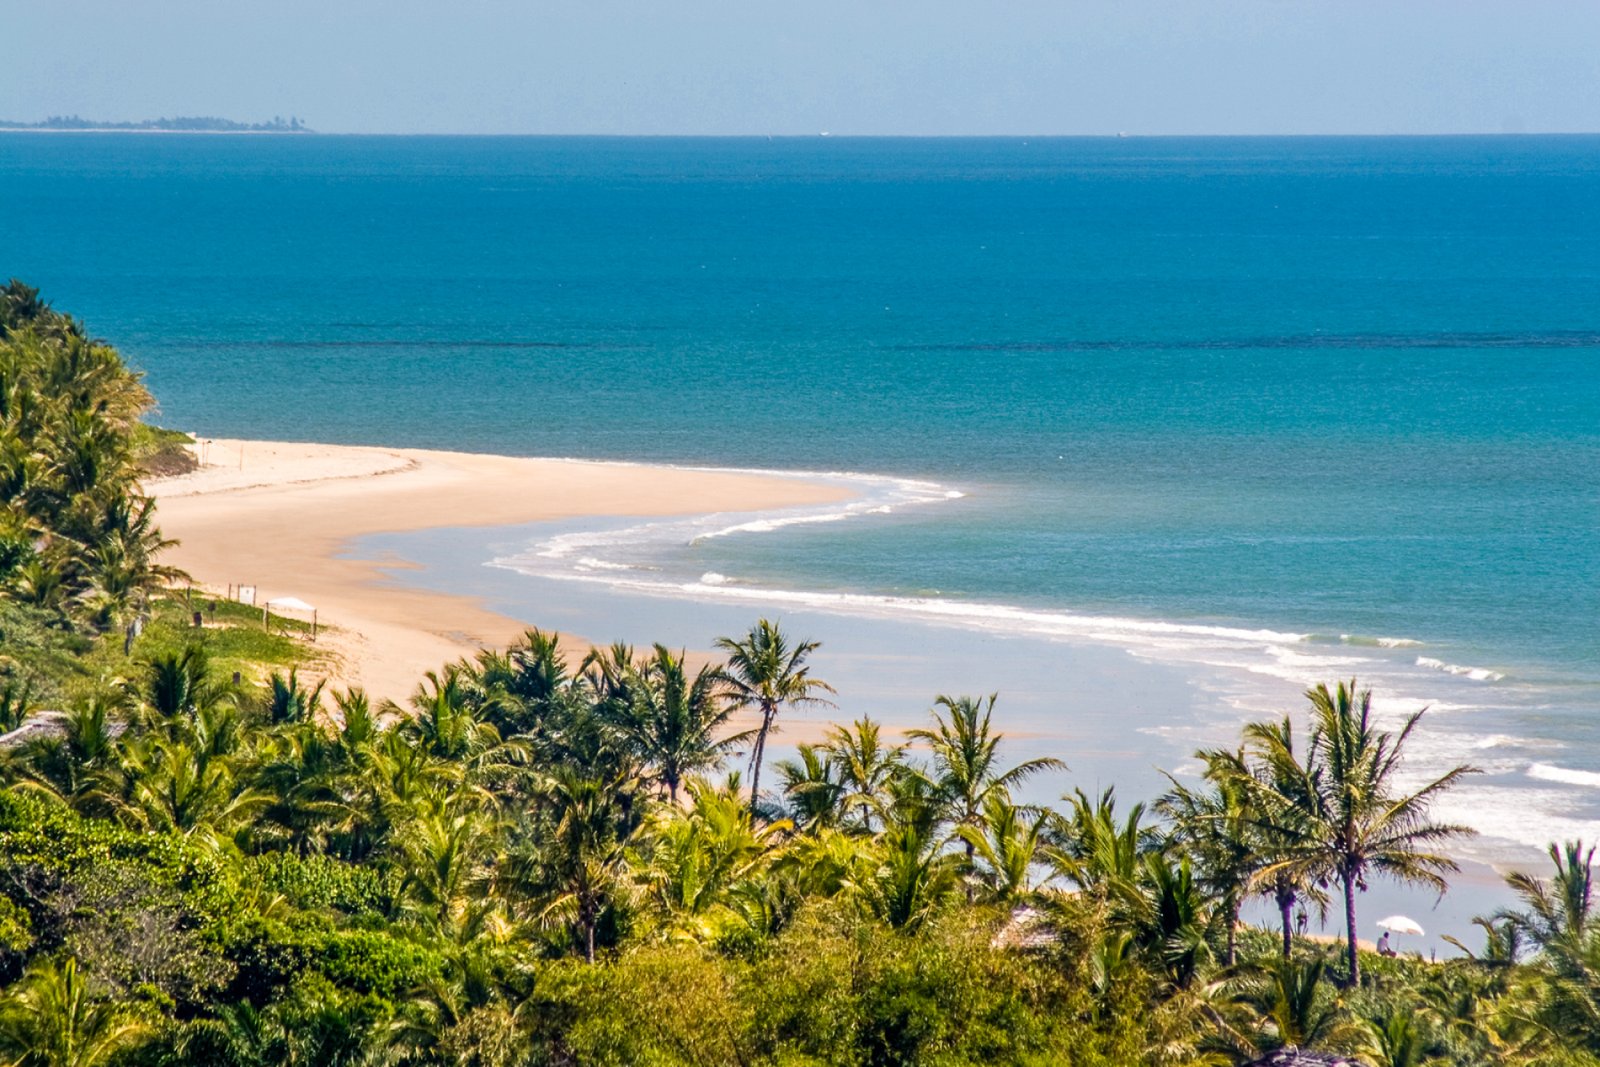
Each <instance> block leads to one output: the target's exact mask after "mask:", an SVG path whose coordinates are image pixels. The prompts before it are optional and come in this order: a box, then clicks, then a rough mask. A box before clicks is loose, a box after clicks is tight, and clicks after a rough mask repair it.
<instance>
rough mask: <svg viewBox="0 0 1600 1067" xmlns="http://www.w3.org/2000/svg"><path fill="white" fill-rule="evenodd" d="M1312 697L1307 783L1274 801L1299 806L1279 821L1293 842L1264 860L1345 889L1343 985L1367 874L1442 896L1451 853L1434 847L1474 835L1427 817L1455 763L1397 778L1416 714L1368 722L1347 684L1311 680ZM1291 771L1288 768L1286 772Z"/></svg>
mask: <svg viewBox="0 0 1600 1067" xmlns="http://www.w3.org/2000/svg"><path fill="white" fill-rule="evenodd" d="M1306 697H1307V698H1308V699H1309V700H1310V702H1311V716H1312V733H1311V743H1310V745H1309V746H1308V748H1307V750H1306V763H1305V765H1304V767H1302V768H1300V770H1299V771H1298V772H1297V773H1296V774H1295V777H1296V778H1297V779H1299V780H1303V781H1305V782H1307V783H1309V785H1310V789H1309V790H1308V791H1307V793H1306V794H1305V795H1303V796H1290V797H1287V798H1282V797H1280V798H1279V800H1278V803H1279V805H1280V808H1281V807H1282V806H1283V805H1284V802H1285V801H1287V802H1288V804H1289V805H1291V806H1293V807H1295V808H1297V809H1298V810H1294V811H1292V812H1290V813H1289V815H1290V817H1289V818H1288V819H1286V820H1282V824H1283V825H1284V826H1287V827H1294V828H1295V831H1296V836H1297V838H1298V839H1297V840H1296V841H1295V842H1294V843H1293V844H1292V845H1290V847H1289V848H1288V849H1287V850H1286V855H1285V856H1284V858H1282V859H1280V860H1278V861H1276V862H1275V863H1273V864H1270V865H1269V866H1268V867H1267V869H1266V871H1265V872H1264V873H1267V874H1268V875H1270V874H1271V873H1272V872H1273V871H1274V870H1275V869H1277V868H1279V867H1287V868H1289V869H1291V870H1294V869H1297V868H1298V869H1299V870H1301V871H1304V872H1311V873H1315V874H1318V875H1320V874H1321V872H1329V873H1331V874H1332V875H1333V876H1334V877H1335V878H1337V879H1338V881H1339V883H1340V886H1341V888H1342V889H1343V892H1344V914H1345V929H1346V933H1347V936H1348V944H1347V945H1346V953H1347V963H1348V964H1349V968H1350V982H1351V984H1352V985H1355V984H1358V983H1359V982H1360V980H1361V961H1360V954H1359V953H1358V951H1357V947H1356V943H1357V933H1358V931H1359V927H1358V926H1357V925H1356V895H1357V894H1358V893H1359V892H1361V891H1362V890H1364V889H1365V888H1366V885H1367V878H1368V876H1369V875H1372V874H1380V875H1386V876H1388V877H1390V878H1395V879H1398V880H1400V881H1404V882H1413V883H1417V884H1419V885H1425V886H1428V887H1430V888H1432V889H1435V890H1437V891H1438V892H1440V893H1443V892H1444V891H1445V890H1446V889H1447V888H1449V883H1448V882H1447V881H1446V880H1445V878H1444V875H1445V874H1446V873H1449V872H1453V871H1455V870H1457V867H1456V863H1455V861H1454V860H1452V859H1451V858H1450V857H1449V856H1446V855H1444V854H1443V853H1440V852H1435V851H1432V849H1433V848H1434V847H1435V846H1437V845H1439V844H1442V843H1443V842H1446V841H1449V840H1451V839H1454V838H1458V837H1464V836H1466V835H1468V834H1471V833H1472V832H1473V831H1472V830H1471V829H1470V828H1468V827H1465V826H1455V825H1450V824H1446V823H1436V822H1433V821H1432V820H1430V819H1429V818H1428V807H1429V805H1430V804H1431V803H1432V801H1433V800H1434V799H1435V798H1437V797H1438V796H1440V795H1441V794H1442V793H1444V792H1445V791H1446V790H1447V789H1449V788H1450V787H1452V786H1453V785H1455V784H1456V783H1457V782H1459V781H1460V780H1461V779H1462V778H1464V777H1465V776H1467V775H1468V774H1472V773H1475V769H1474V768H1472V767H1469V766H1465V765H1463V766H1458V767H1455V768H1452V769H1451V770H1449V771H1447V772H1446V773H1445V774H1443V775H1441V776H1440V777H1438V778H1436V779H1434V780H1433V781H1431V782H1429V783H1428V784H1426V785H1424V786H1423V787H1422V788H1421V789H1418V790H1417V791H1416V792H1414V793H1409V794H1402V793H1400V792H1399V791H1398V790H1397V789H1396V787H1395V777H1396V774H1397V772H1398V770H1399V767H1400V760H1401V757H1402V755H1403V754H1404V749H1405V743H1406V741H1407V739H1408V738H1410V736H1411V733H1412V731H1413V730H1415V729H1416V727H1417V723H1418V722H1419V721H1421V719H1422V714H1423V713H1422V712H1420V711H1419V712H1416V713H1415V714H1413V715H1410V716H1408V717H1407V718H1406V720H1405V722H1404V724H1403V725H1402V726H1401V728H1400V731H1399V733H1389V732H1387V731H1383V730H1379V729H1377V727H1376V726H1374V725H1373V723H1372V690H1370V689H1366V690H1361V691H1359V692H1358V691H1357V689H1356V683H1355V680H1354V679H1352V680H1351V681H1350V682H1349V683H1348V684H1346V683H1344V682H1340V683H1339V684H1338V686H1337V687H1336V688H1334V689H1331V690H1330V689H1329V688H1328V687H1327V686H1326V685H1319V686H1317V687H1316V688H1314V689H1310V690H1308V691H1307V692H1306ZM1291 770H1292V769H1291Z"/></svg>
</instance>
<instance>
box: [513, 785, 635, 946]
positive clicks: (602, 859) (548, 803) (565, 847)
mask: <svg viewBox="0 0 1600 1067" xmlns="http://www.w3.org/2000/svg"><path fill="white" fill-rule="evenodd" d="M630 789H631V787H630V784H629V783H627V782H623V781H617V780H614V779H600V778H593V777H588V776H586V775H584V774H582V773H580V772H578V771H575V770H573V769H572V768H569V767H558V768H556V769H555V770H554V771H552V772H551V773H550V774H549V775H548V776H547V777H546V778H545V779H544V781H543V782H542V783H541V786H540V800H541V801H542V803H543V805H544V807H545V808H546V810H547V812H548V820H549V821H548V826H547V829H546V830H545V831H544V832H541V833H540V834H539V836H538V839H537V840H536V842H535V848H534V850H533V851H532V852H531V853H530V854H529V856H528V858H527V860H526V861H525V862H524V863H522V864H520V865H518V866H520V867H521V868H522V869H521V870H520V871H516V872H514V873H513V878H514V879H515V881H516V882H517V883H518V885H517V887H516V888H517V889H518V890H519V891H520V892H522V893H523V895H531V896H535V897H536V898H542V899H541V900H540V903H541V904H542V907H541V909H540V912H539V916H540V918H541V919H542V920H544V921H546V922H551V921H559V920H567V921H570V922H571V924H572V927H573V928H574V930H575V932H576V933H577V935H578V938H579V943H580V944H581V945H582V948H583V958H584V959H585V960H586V961H588V962H589V963H593V962H594V957H595V949H596V945H597V940H596V939H597V934H598V931H599V927H600V921H601V919H602V918H603V916H604V914H605V911H606V909H607V907H609V906H610V905H611V904H612V903H613V901H614V899H615V898H616V897H617V896H618V894H619V893H620V892H621V891H622V890H623V888H624V883H625V874H626V871H627V855H628V848H629V846H630V845H631V844H632V843H633V838H634V836H635V834H636V833H637V831H638V829H639V819H638V816H637V814H636V809H635V805H634V804H633V803H632V802H631V797H630V796H629V795H628V794H629V793H630ZM530 889H531V890H532V892H528V890H530Z"/></svg>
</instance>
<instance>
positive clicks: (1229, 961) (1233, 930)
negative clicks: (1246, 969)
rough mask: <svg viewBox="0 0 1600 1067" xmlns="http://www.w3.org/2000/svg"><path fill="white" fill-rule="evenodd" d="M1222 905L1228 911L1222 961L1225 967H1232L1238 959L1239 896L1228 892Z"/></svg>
mask: <svg viewBox="0 0 1600 1067" xmlns="http://www.w3.org/2000/svg"><path fill="white" fill-rule="evenodd" d="M1223 906H1224V907H1226V908H1227V911H1228V944H1227V947H1226V949H1224V953H1225V954H1224V956H1223V958H1222V963H1223V965H1224V966H1226V967H1232V966H1233V965H1234V964H1235V963H1237V962H1238V960H1239V898H1238V897H1237V896H1235V895H1233V894H1231V893H1230V894H1229V895H1228V899H1227V901H1226V903H1225V904H1224V905H1223Z"/></svg>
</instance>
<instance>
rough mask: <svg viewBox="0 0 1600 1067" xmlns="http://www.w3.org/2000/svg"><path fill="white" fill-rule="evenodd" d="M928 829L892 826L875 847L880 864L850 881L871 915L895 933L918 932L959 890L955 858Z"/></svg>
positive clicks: (915, 825)
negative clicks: (896, 931) (955, 889)
mask: <svg viewBox="0 0 1600 1067" xmlns="http://www.w3.org/2000/svg"><path fill="white" fill-rule="evenodd" d="M930 829H931V828H930V827H928V826H927V825H926V824H923V823H919V822H910V823H891V824H890V826H889V827H888V829H886V830H885V831H884V832H883V834H882V836H881V838H880V839H879V840H878V841H877V842H874V843H873V852H875V853H877V860H878V862H877V863H875V864H873V865H871V867H870V868H869V869H867V870H865V871H863V872H861V873H858V874H856V875H854V876H852V877H851V878H849V879H848V880H847V882H846V888H847V889H849V890H851V891H852V892H853V893H855V894H856V895H857V896H858V897H859V898H860V899H861V901H862V902H863V903H864V904H865V905H866V906H867V909H868V910H869V911H870V912H871V913H872V914H873V915H875V916H877V917H878V918H879V919H882V920H883V921H884V922H885V923H887V924H889V925H890V926H891V927H893V928H894V929H896V930H907V931H911V932H915V931H916V930H917V929H919V928H920V927H921V926H922V925H923V924H924V923H925V922H927V921H928V920H929V919H930V918H932V917H933V915H934V914H935V913H936V912H937V911H938V909H939V907H940V906H941V905H942V904H943V903H944V902H945V901H946V899H947V898H948V897H949V895H950V891H951V890H952V889H954V888H955V884H956V877H957V872H956V867H955V862H954V861H955V857H954V856H953V855H951V854H950V853H948V852H946V851H944V850H943V849H942V848H941V847H940V844H941V843H940V841H939V839H938V838H937V837H936V836H935V835H934V834H933V833H931V832H930Z"/></svg>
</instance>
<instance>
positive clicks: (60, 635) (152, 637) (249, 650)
mask: <svg viewBox="0 0 1600 1067" xmlns="http://www.w3.org/2000/svg"><path fill="white" fill-rule="evenodd" d="M212 603H213V601H211V600H210V599H208V598H206V597H204V596H202V595H201V594H199V593H198V592H197V593H196V594H195V595H194V599H193V603H192V605H191V604H190V603H188V602H187V600H186V597H185V594H184V593H183V592H182V591H175V592H174V593H173V594H170V595H169V596H167V597H163V598H158V599H157V600H155V601H154V602H153V604H152V607H153V608H154V612H153V615H152V617H151V620H150V622H149V624H148V625H147V626H146V627H145V630H144V633H143V634H141V635H140V636H139V638H138V639H137V640H135V641H134V643H133V650H132V655H131V656H125V655H123V651H122V642H123V638H122V635H121V634H107V635H105V636H103V637H100V638H94V637H89V636H86V635H84V634H81V633H71V632H67V631H63V630H60V629H56V628H52V627H50V626H47V625H45V624H44V622H43V619H44V618H45V616H43V615H42V614H40V613H37V612H33V611H30V610H29V609H27V608H25V607H23V606H22V605H18V604H15V603H8V602H5V601H0V674H4V673H6V672H15V673H18V674H20V675H22V676H24V677H28V678H31V679H32V681H33V685H34V696H35V700H36V701H38V702H39V703H40V704H41V705H43V706H46V707H49V706H52V705H55V704H59V703H64V702H66V701H69V700H71V699H72V698H73V697H74V696H77V695H79V694H81V693H84V692H86V691H87V690H90V689H93V688H95V687H96V686H97V685H98V684H99V683H100V682H102V681H104V680H107V679H114V678H118V677H127V676H129V675H134V674H137V673H138V672H139V671H140V670H141V669H142V667H143V664H144V663H145V662H147V661H148V660H150V659H152V658H154V657H157V656H161V655H164V654H166V653H169V652H178V651H182V649H183V648H184V646H186V645H188V644H190V643H192V642H194V641H197V640H198V641H201V642H203V643H204V644H205V646H206V650H207V651H208V652H209V653H210V657H211V663H212V667H213V669H215V670H216V671H217V672H218V673H219V674H220V675H221V677H223V678H227V677H229V676H231V674H232V672H234V671H238V672H239V673H240V676H241V678H242V679H243V680H244V681H246V682H254V683H261V682H263V681H265V679H266V677H267V675H268V674H270V673H271V672H272V671H274V670H280V671H281V670H287V669H288V668H290V667H294V666H299V667H302V668H303V669H304V670H305V673H306V674H308V675H311V676H315V675H316V674H317V673H318V670H319V667H321V666H322V665H323V664H325V663H326V662H327V654H326V653H325V652H324V651H323V650H322V649H321V648H319V646H317V645H315V644H312V643H311V642H310V640H309V637H310V629H311V628H310V626H309V625H308V624H306V623H301V622H297V621H295V620H293V619H280V618H277V617H274V618H273V620H272V629H271V632H265V631H263V630H262V628H261V611H260V609H259V608H251V607H246V606H245V605H243V604H235V603H232V602H229V601H225V600H217V601H215V604H216V608H215V611H214V612H213V611H212V610H211V608H210V605H211V604H212ZM194 611H200V612H201V613H202V615H203V616H204V617H205V620H206V624H205V626H204V628H203V629H199V630H197V629H195V627H194V625H193V612H194Z"/></svg>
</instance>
